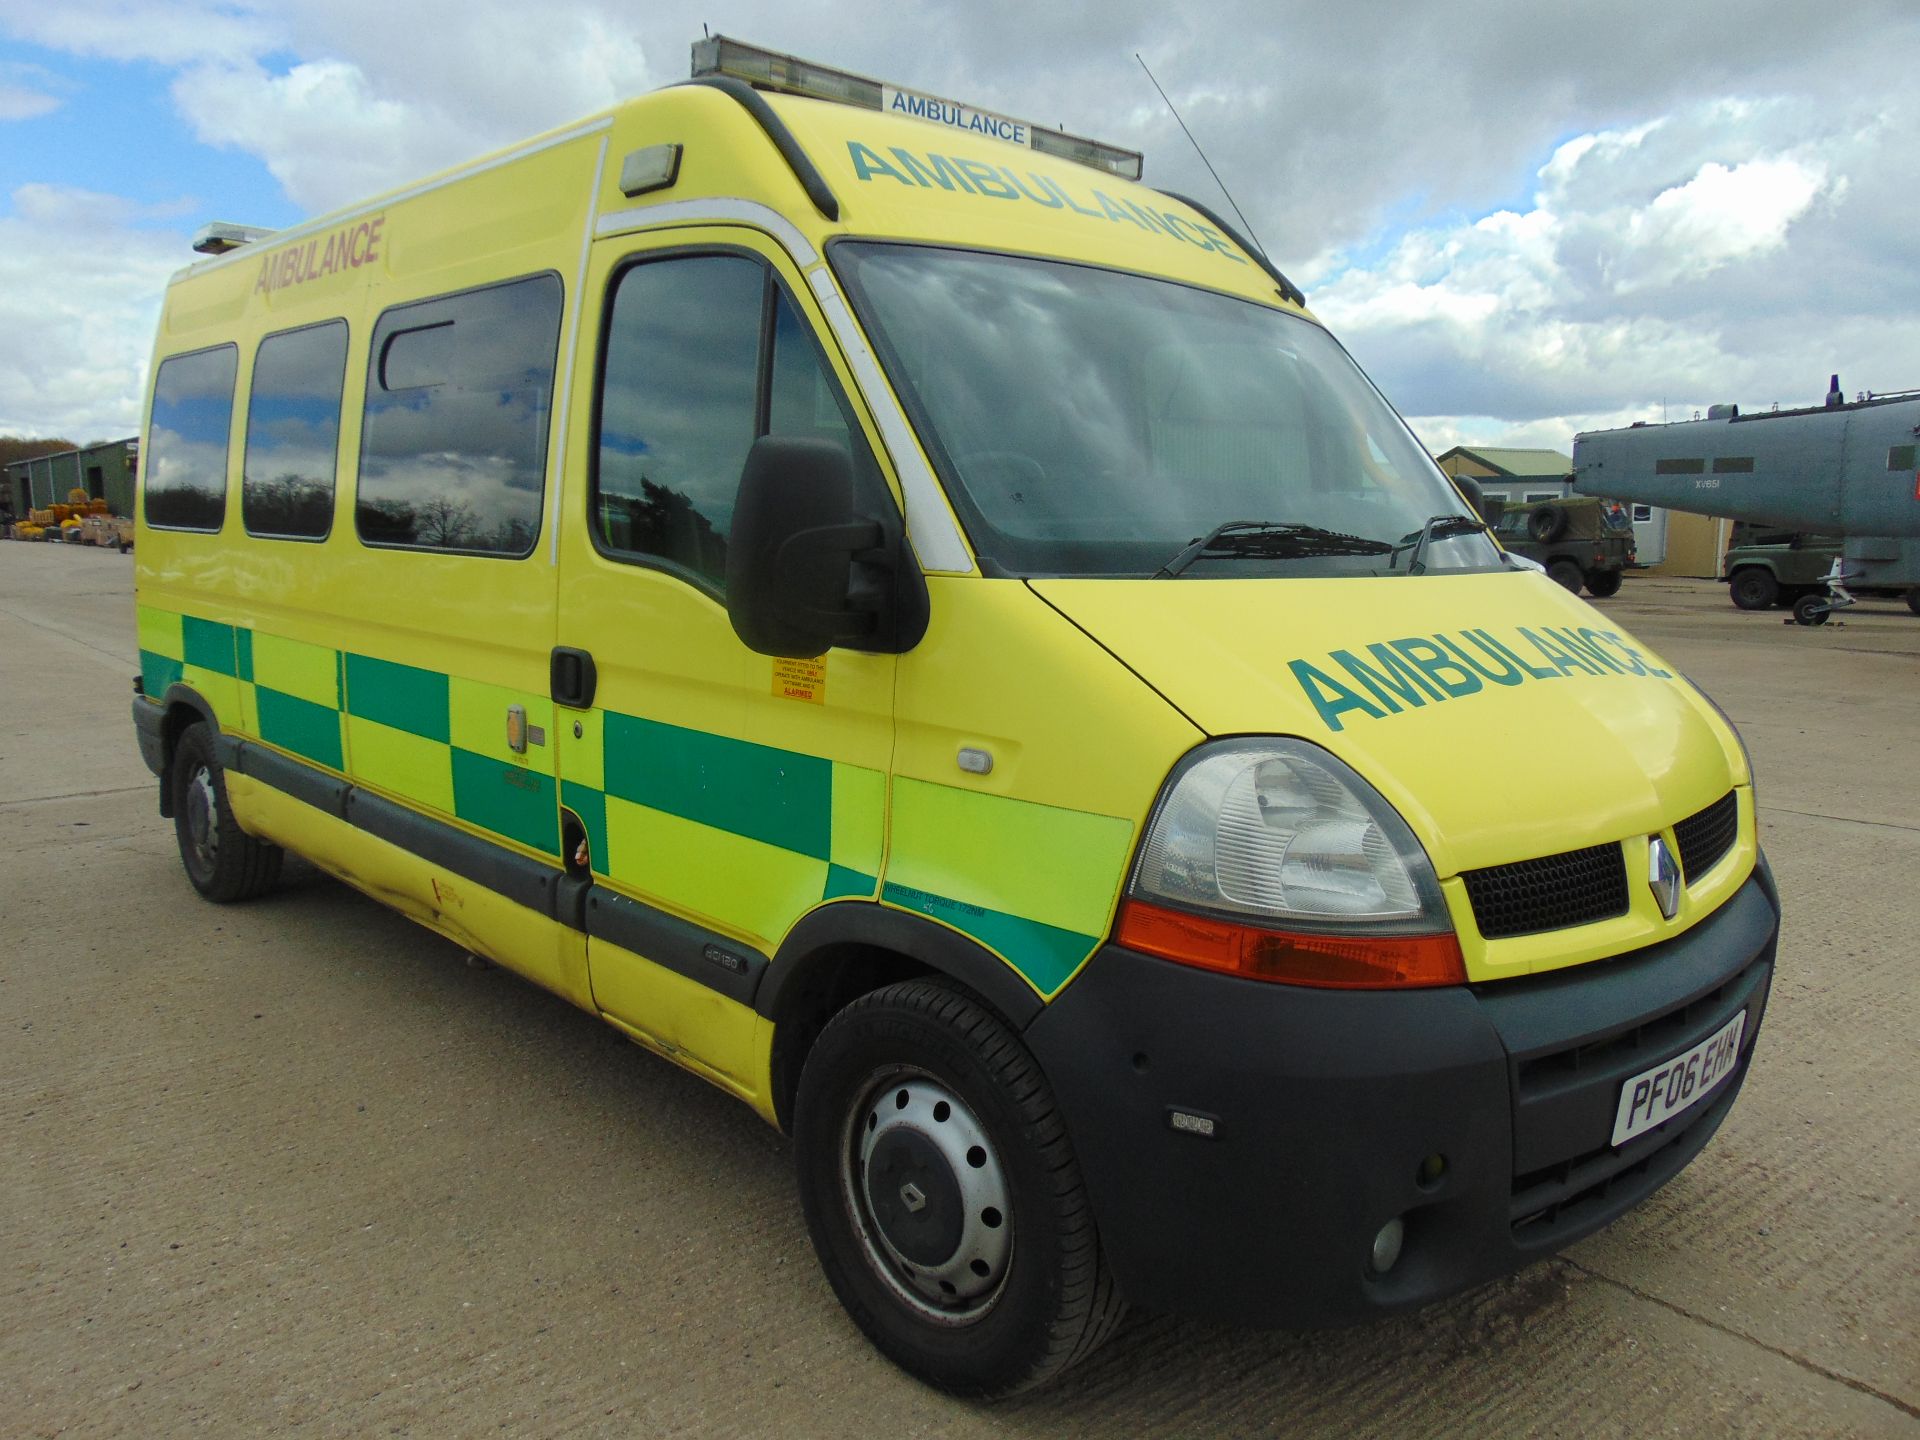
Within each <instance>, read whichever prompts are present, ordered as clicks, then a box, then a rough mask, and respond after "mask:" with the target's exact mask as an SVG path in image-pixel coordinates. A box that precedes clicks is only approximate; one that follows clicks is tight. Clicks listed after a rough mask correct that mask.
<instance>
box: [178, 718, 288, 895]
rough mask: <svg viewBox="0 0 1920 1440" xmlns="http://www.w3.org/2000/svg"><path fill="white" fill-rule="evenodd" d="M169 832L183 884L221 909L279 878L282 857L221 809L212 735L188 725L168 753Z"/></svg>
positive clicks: (222, 784)
mask: <svg viewBox="0 0 1920 1440" xmlns="http://www.w3.org/2000/svg"><path fill="white" fill-rule="evenodd" d="M173 829H174V835H175V837H176V838H177V839H178V840H179V842H180V863H181V864H182V865H183V866H185V867H186V871H187V879H189V880H191V881H192V882H193V888H194V889H196V890H198V891H199V892H200V893H201V894H202V895H204V896H206V898H207V899H209V900H213V901H217V902H219V903H220V904H223V905H224V904H226V903H228V902H229V901H233V900H250V899H252V898H253V897H254V896H256V895H261V894H265V893H266V892H267V891H268V890H271V889H272V888H273V884H274V881H276V880H278V879H279V878H280V862H281V860H282V859H283V858H284V855H285V852H284V851H282V850H281V848H280V847H279V846H278V845H270V844H268V843H267V842H266V841H264V840H256V839H254V838H253V837H252V836H251V835H249V834H247V832H246V831H244V830H242V829H241V828H240V822H239V821H237V820H235V819H234V818H233V809H232V807H231V806H230V805H229V804H228V803H227V774H226V771H225V770H223V769H221V768H220V762H219V761H218V760H216V759H214V756H213V729H212V727H211V726H209V725H208V724H207V723H206V722H205V721H202V722H200V723H198V724H194V725H189V726H188V727H187V728H186V731H185V732H184V733H183V734H182V735H181V736H180V743H179V744H178V745H177V746H176V747H175V748H174V752H173Z"/></svg>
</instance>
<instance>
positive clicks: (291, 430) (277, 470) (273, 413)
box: [240, 320, 347, 540]
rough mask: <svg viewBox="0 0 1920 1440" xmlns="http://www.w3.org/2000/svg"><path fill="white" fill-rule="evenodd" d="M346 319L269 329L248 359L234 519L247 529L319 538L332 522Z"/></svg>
mask: <svg viewBox="0 0 1920 1440" xmlns="http://www.w3.org/2000/svg"><path fill="white" fill-rule="evenodd" d="M346 371H347V324H346V321H344V320H332V321H329V322H328V323H326V324H325V325H314V326H310V327H309V328H307V329H305V330H293V331H289V332H288V333H287V334H284V335H270V336H268V337H267V338H266V339H265V340H263V341H261V342H260V350H259V353H258V354H256V355H255V356H254V360H253V385H252V397H251V398H250V399H249V400H248V402H247V459H246V468H245V470H244V472H243V474H244V478H243V479H242V480H241V483H240V518H241V519H242V520H243V521H244V522H245V523H246V527H247V533H248V534H249V535H270V536H275V537H278V538H283V539H300V540H318V539H323V538H324V537H325V536H326V533H327V531H329V530H330V529H332V528H333V471H334V460H335V452H336V449H337V447H338V444H339V440H340V389H341V386H342V385H343V384H344V383H345V380H346Z"/></svg>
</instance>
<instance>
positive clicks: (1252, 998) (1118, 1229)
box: [1026, 859, 1780, 1327]
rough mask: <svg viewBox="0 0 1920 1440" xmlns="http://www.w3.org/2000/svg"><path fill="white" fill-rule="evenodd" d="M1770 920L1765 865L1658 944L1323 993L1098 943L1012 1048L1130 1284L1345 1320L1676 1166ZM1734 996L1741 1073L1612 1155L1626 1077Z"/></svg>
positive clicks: (1774, 910)
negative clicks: (1473, 981)
mask: <svg viewBox="0 0 1920 1440" xmlns="http://www.w3.org/2000/svg"><path fill="white" fill-rule="evenodd" d="M1779 918H1780V908H1779V902H1778V899H1777V896H1776V894H1775V892H1774V888H1773V883H1772V877H1771V874H1770V873H1769V872H1768V870H1767V868H1766V862H1765V860H1764V859H1763V860H1762V861H1761V862H1760V865H1759V867H1758V868H1757V869H1756V870H1755V872H1754V874H1753V876H1752V877H1751V878H1750V879H1749V880H1748V881H1747V883H1746V884H1745V885H1744V886H1743V887H1742V888H1741V889H1740V890H1739V891H1738V892H1736V893H1735V894H1734V896H1733V897H1732V898H1731V899H1730V900H1729V901H1728V902H1727V903H1726V904H1725V905H1723V906H1721V907H1720V909H1719V910H1718V911H1716V912H1715V913H1714V914H1713V915H1712V916H1710V917H1708V918H1707V919H1706V920H1703V921H1701V922H1700V923H1699V924H1698V925H1695V926H1694V927H1693V928H1692V929H1690V930H1688V931H1687V932H1686V933H1685V934H1683V935H1680V936H1677V937H1675V938H1674V939H1672V940H1669V941H1666V942H1663V943H1662V944H1659V945H1655V946H1650V947H1648V948H1646V949H1644V950H1638V951H1635V952H1633V953H1632V954H1629V955H1625V956H1622V957H1620V958H1619V959H1616V960H1612V961H1598V962H1594V963H1592V964H1588V965H1582V966H1579V967H1577V968H1575V969H1571V970H1563V971H1558V972H1555V973H1552V974H1548V975H1542V976H1538V977H1534V978H1530V979H1515V980H1503V981H1499V982H1497V983H1493V984H1488V985H1482V986H1461V987H1454V988H1449V989H1436V990H1410V991H1339V990H1313V989H1306V988H1301V987H1296V986H1286V985H1272V984H1266V983H1262V982H1257V981H1249V980H1241V979H1237V978H1235V977H1231V976H1224V975H1215V974H1211V973H1208V972H1205V971H1201V970H1195V969H1190V968H1187V967H1184V966H1180V965H1176V964H1171V963H1169V962H1167V961H1164V960H1159V959H1155V958H1153V957H1150V956H1144V955H1140V954H1136V953H1134V952H1132V951H1128V950H1123V949H1121V948H1119V947H1118V946H1114V945H1109V946H1107V947H1106V948H1104V949H1103V950H1101V951H1100V953H1099V954H1098V955H1096V956H1095V957H1094V959H1093V961H1092V962H1091V963H1090V964H1089V965H1088V966H1087V967H1086V969H1085V970H1084V971H1083V972H1082V974H1081V975H1080V977H1079V978H1078V979H1077V980H1075V981H1074V983H1073V984H1072V985H1070V986H1069V987H1068V988H1067V990H1066V992H1065V993H1064V994H1062V995H1061V996H1060V998H1059V999H1057V1000H1056V1001H1054V1002H1053V1003H1052V1004H1051V1005H1049V1006H1048V1007H1047V1009H1046V1010H1045V1011H1043V1012H1042V1013H1041V1015H1040V1016H1039V1017H1038V1018H1036V1019H1035V1021H1034V1023H1033V1025H1032V1026H1031V1027H1030V1028H1029V1030H1028V1031H1027V1034H1026V1039H1027V1043H1028V1045H1029V1046H1031V1047H1032V1049H1033V1052H1034V1054H1035V1055H1036V1057H1037V1058H1038V1059H1039V1061H1040V1063H1041V1065H1042V1066H1043V1067H1044V1068H1045V1070H1046V1073H1047V1075H1048V1077H1049V1079H1050V1080H1051V1082H1052V1084H1053V1088H1054V1092H1055V1095H1056V1097H1057V1098H1058V1100H1059V1103H1060V1106H1061V1109H1062V1111H1063V1113H1064V1117H1065V1119H1066V1123H1067V1128H1068V1131H1069V1133H1070V1134H1071V1135H1072V1137H1073V1142H1074V1147H1075V1150H1076V1152H1077V1154H1078V1156H1079V1159H1080V1164H1081V1168H1082V1171H1083V1173H1084V1174H1085V1176H1086V1179H1087V1183H1088V1187H1089V1190H1090V1192H1091V1195H1092V1200H1093V1208H1094V1215H1095V1218H1096V1220H1097V1221H1098V1223H1099V1226H1100V1235H1101V1240H1102V1243H1103V1246H1104V1248H1105V1249H1106V1252H1107V1255H1108V1258H1109V1260H1110V1261H1111V1263H1112V1265H1113V1267H1114V1273H1115V1276H1116V1278H1117V1279H1118V1281H1119V1283H1120V1287H1121V1289H1122V1291H1123V1292H1124V1293H1125V1294H1126V1295H1127V1296H1128V1298H1129V1299H1131V1300H1132V1301H1133V1302H1134V1303H1136V1304H1140V1305H1144V1306H1147V1307H1149V1308H1154V1309H1163V1310H1175V1311H1181V1312H1184V1313H1190V1314H1199V1315H1205V1316H1209V1317H1212V1318H1216V1319H1221V1320H1229V1321H1233V1322H1235V1323H1239V1324H1248V1325H1285V1326H1298V1327H1310V1326H1320V1325H1331V1324H1343V1323H1350V1322H1353V1321H1358V1320H1364V1319H1367V1318H1369V1317H1371V1316H1374V1315H1379V1314H1384V1313H1387V1312H1389V1311H1393V1310H1399V1309H1405V1308H1407V1307H1410V1306H1414V1305H1419V1304H1424V1303H1426V1302H1428V1301H1431V1300H1435V1299H1438V1298H1440V1297H1441V1296H1444V1295H1448V1294H1451V1293H1453V1292H1455V1291H1458V1290H1462V1289H1465V1288H1467V1287H1469V1286H1472V1285H1476V1284H1480V1283H1482V1282H1484V1281H1487V1280H1490V1279H1492V1278H1494V1277H1495V1276H1498V1275H1501V1274H1504V1273H1506V1272H1508V1271H1511V1270H1515V1269H1518V1268H1519V1267H1520V1266H1522V1265H1525V1264H1526V1263H1528V1262H1529V1261H1531V1260H1534V1259H1537V1258H1540V1257H1541V1256H1543V1255H1547V1254H1550V1253H1552V1252H1553V1251H1554V1250H1557V1249H1559V1248H1560V1247H1562V1246H1564V1245H1566V1244H1568V1243H1570V1242H1572V1241H1573V1240H1576V1239H1578V1238H1579V1237H1581V1236H1583V1235H1586V1234H1588V1233H1590V1232H1592V1231H1594V1230H1596V1229H1598V1228H1600V1227H1601V1226H1602V1225H1605V1224H1606V1223H1607V1222H1608V1221H1610V1220H1612V1219H1613V1218H1615V1217H1616V1216H1618V1215H1620V1214H1621V1213H1623V1212H1624V1211H1626V1210H1628V1209H1630V1208H1632V1207H1633V1206H1634V1205H1636V1204H1638V1203H1639V1202H1640V1201H1641V1200H1643V1199H1645V1198H1646V1197H1647V1196H1648V1195H1650V1194H1652V1193H1653V1191H1655V1190H1656V1189H1658V1188H1659V1187H1660V1186H1661V1185H1663V1184H1665V1183H1666V1182H1667V1181H1668V1180H1669V1179H1671V1178H1672V1177H1673V1176H1674V1175H1675V1174H1677V1173H1678V1172H1679V1171H1680V1169H1681V1168H1682V1167H1683V1166H1685V1165H1686V1164H1687V1162H1688V1161H1690V1160H1691V1159H1692V1158H1693V1157H1694V1156H1695V1155H1696V1154H1698V1153H1699V1151H1700V1150H1701V1148H1702V1147H1703V1146H1704V1145H1705V1144H1706V1143H1707V1141H1708V1139H1709V1138H1710V1137H1711V1136H1712V1135H1713V1133H1714V1131H1715V1130H1716V1129H1718V1128H1719V1125H1720V1122H1721V1121H1722V1120H1723V1119H1724V1118H1725V1117H1726V1114H1727V1111H1728V1110H1729V1109H1730V1108H1731V1107H1732V1105H1733V1101H1734V1097H1735V1096H1736V1095H1737V1094H1738V1093H1739V1090H1740V1086H1741V1085H1742V1083H1743V1082H1744V1081H1745V1079H1746V1074H1747V1069H1748V1066H1749V1064H1750V1063H1751V1061H1752V1056H1753V1044H1754V1040H1755V1038H1756V1037H1757V1036H1758V1034H1759V1031H1760V1022H1761V1019H1762V1016H1763V1014H1764V1012H1765V1009H1766V1002H1767V994H1768V989H1769V986H1770V984H1771V982H1772V978H1773V957H1774V947H1775V943H1776V940H1777V937H1778V933H1779ZM1741 1009H1745V1010H1746V1011H1747V1012H1748V1014H1747V1023H1746V1028H1745V1032H1744V1034H1743V1036H1742V1040H1741V1055H1740V1058H1739V1062H1738V1064H1737V1066H1736V1068H1735V1070H1734V1072H1733V1073H1732V1075H1731V1076H1730V1077H1729V1078H1728V1079H1727V1080H1726V1081H1725V1082H1724V1083H1723V1084H1722V1085H1721V1087H1720V1088H1719V1089H1718V1090H1717V1091H1716V1092H1714V1094H1713V1095H1712V1096H1711V1097H1710V1098H1709V1099H1707V1100H1704V1101H1701V1102H1700V1103H1699V1104H1696V1105H1695V1106H1694V1107H1693V1108H1692V1109H1690V1110H1687V1111H1684V1112H1683V1113H1681V1114H1679V1115H1676V1116H1674V1117H1673V1118H1672V1119H1670V1120H1668V1121H1667V1122H1666V1123H1665V1124H1663V1125H1661V1126H1659V1127H1657V1128H1656V1129H1654V1130H1652V1131H1650V1132H1648V1133H1647V1134H1645V1135H1643V1136H1640V1137H1638V1138H1636V1139H1634V1140H1632V1141H1630V1142H1629V1143H1628V1144H1626V1145H1625V1146H1623V1147H1621V1148H1620V1149H1619V1150H1617V1151H1616V1150H1614V1149H1613V1148H1612V1146H1611V1144H1610V1140H1611V1135H1612V1126H1613V1119H1614V1109H1615V1105H1616V1104H1617V1101H1618V1097H1619V1091H1620V1086H1621V1083H1622V1082H1623V1081H1624V1080H1626V1079H1627V1078H1628V1077H1629V1076H1632V1075H1635V1074H1638V1073H1639V1072H1640V1071H1642V1070H1645V1069H1647V1068H1648V1067H1650V1066H1652V1065H1654V1064H1657V1063H1658V1062H1659V1061H1661V1060H1663V1059H1665V1058H1667V1057H1669V1056H1672V1055H1675V1054H1678V1053H1680V1052H1683V1051H1685V1050H1686V1049H1688V1048H1689V1047H1690V1046H1692V1045H1694V1044H1696V1043H1698V1042H1700V1041H1701V1040H1704V1039H1705V1038H1706V1037H1707V1036H1709V1035H1711V1034H1713V1033H1714V1032H1715V1031H1716V1030H1717V1029H1719V1028H1720V1027H1721V1026H1722V1025H1724V1024H1725V1023H1726V1022H1727V1021H1728V1020H1730V1019H1731V1018H1732V1017H1733V1015H1734V1014H1735V1013H1736V1012H1737V1011H1739V1010H1741ZM1176 1111H1177V1112H1182V1113H1184V1114H1188V1115H1196V1116H1202V1117H1207V1118H1210V1119H1211V1120H1212V1121H1213V1134H1212V1136H1211V1137H1205V1136H1202V1135H1198V1134H1195V1133H1192V1131H1191V1130H1176V1129H1174V1128H1173V1123H1172V1116H1173V1114H1174V1113H1175V1112H1176ZM1435 1155H1438V1156H1442V1157H1444V1159H1445V1170H1444V1173H1443V1174H1441V1175H1440V1176H1439V1177H1438V1178H1434V1177H1433V1175H1432V1173H1431V1170H1432V1167H1431V1166H1430V1165H1429V1164H1428V1163H1427V1162H1428V1158H1429V1157H1431V1156H1435ZM1396 1216H1399V1217H1403V1219H1404V1223H1405V1226H1406V1232H1405V1234H1406V1238H1405V1244H1404V1247H1403V1250H1402V1254H1401V1258H1400V1260H1399V1262H1398V1263H1397V1264H1396V1265H1394V1266H1393V1267H1392V1268H1391V1269H1390V1270H1389V1271H1388V1272H1387V1273H1386V1274H1385V1275H1374V1274H1372V1273H1371V1270H1370V1268H1369V1264H1368V1256H1369V1252H1370V1248H1371V1245H1372V1242H1373V1238H1374V1236H1375V1235H1376V1233H1378V1231H1379V1230H1380V1228H1381V1226H1382V1225H1384V1224H1385V1223H1386V1222H1387V1221H1389V1220H1391V1219H1393V1218H1395V1217H1396Z"/></svg>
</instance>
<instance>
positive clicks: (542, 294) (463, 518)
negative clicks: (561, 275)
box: [356, 275, 561, 555]
mask: <svg viewBox="0 0 1920 1440" xmlns="http://www.w3.org/2000/svg"><path fill="white" fill-rule="evenodd" d="M560 297H561V290H560V281H559V280H558V279H557V278H556V277H554V276H552V275H536V276H533V277H531V278H529V279H526V280H516V281H513V282H512V283H510V284H506V285H494V286H490V287H489V288H487V289H485V290H473V291H469V292H468V293H466V294H463V295H449V296H445V297H443V298H441V299H438V300H427V301H422V302H420V303H417V304H412V305H400V306H396V307H395V308H394V309H392V310H389V311H387V312H386V314H384V315H382V316H381V317H380V321H379V323H378V324H377V325H376V326H375V327H374V331H373V348H372V357H371V362H370V363H369V365H368V367H367V412H366V422H365V427H364V429H363V431H362V436H361V442H360V489H359V497H358V502H357V505H356V516H357V523H358V526H359V530H360V538H361V539H362V540H364V541H365V542H366V543H368V544H369V545H404V546H412V547H416V548H420V549H428V550H463V551H468V552H473V553H479V554H496V555H525V554H527V553H529V552H530V551H531V550H532V549H533V542H534V537H535V536H536V535H537V534H538V533H539V530H540V502H541V496H542V494H543V492H544V490H545V486H546V462H547V424H548V420H549V418H550V416H551V413H552V408H553V370H554V354H555V350H556V348H557V346H558V343H559V338H560Z"/></svg>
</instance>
